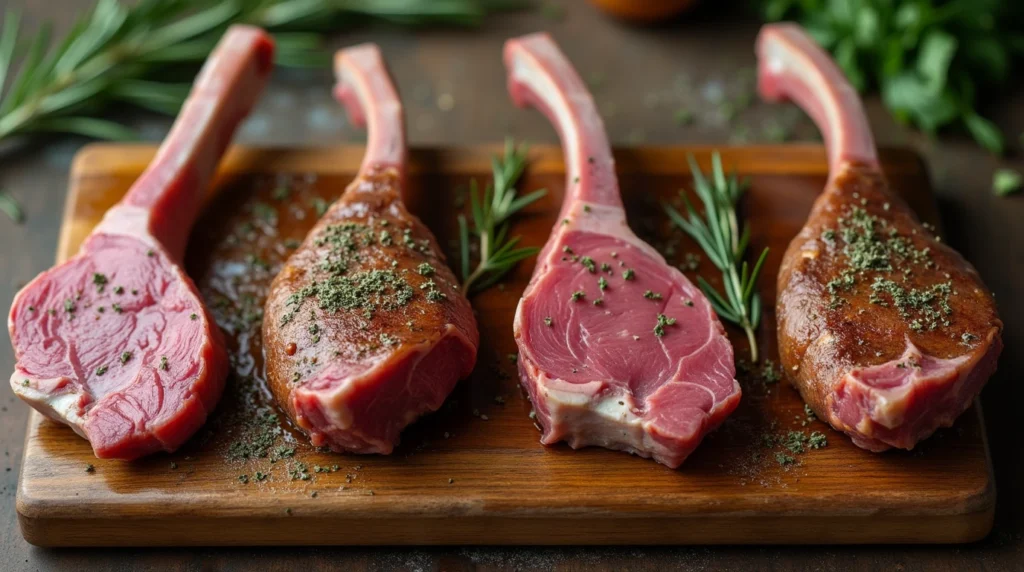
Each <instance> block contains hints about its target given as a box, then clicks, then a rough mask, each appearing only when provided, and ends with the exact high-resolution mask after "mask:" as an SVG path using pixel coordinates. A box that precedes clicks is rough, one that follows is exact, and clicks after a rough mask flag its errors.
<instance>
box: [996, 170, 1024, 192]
mask: <svg viewBox="0 0 1024 572" xmlns="http://www.w3.org/2000/svg"><path fill="white" fill-rule="evenodd" d="M1022 187H1024V176H1021V174H1020V172H1018V171H1014V170H1013V169H997V170H996V172H995V173H994V174H993V175H992V190H993V191H994V192H995V194H997V195H999V196H1001V197H1005V196H1006V195H1011V194H1013V193H1016V192H1019V191H1020V190H1021V188H1022Z"/></svg>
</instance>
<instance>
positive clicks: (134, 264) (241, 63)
mask: <svg viewBox="0 0 1024 572" xmlns="http://www.w3.org/2000/svg"><path fill="white" fill-rule="evenodd" d="M273 52H274V45H273V41H272V40H271V38H270V37H269V36H268V35H267V34H266V33H264V32H263V31H262V30H259V29H256V28H249V27H242V26H236V27H233V28H231V29H230V30H228V32H227V33H226V34H225V35H224V38H223V39H221V41H220V43H219V44H218V46H217V48H216V49H215V50H214V52H213V54H211V56H210V58H209V60H208V61H207V62H206V65H205V66H204V67H203V69H202V71H201V72H200V73H199V76H198V78H197V79H196V83H195V86H194V87H193V88H192V92H191V93H190V94H189V97H188V100H187V101H186V102H185V105H184V107H183V108H182V111H181V114H180V115H179V116H178V119H177V121H175V123H174V127H173V128H172V129H171V132H170V134H169V135H168V136H167V140H166V141H164V144H163V145H162V146H161V147H160V151H159V152H158V153H157V156H156V158H154V159H153V162H152V163H151V164H150V165H149V168H147V169H146V172H145V173H143V174H142V176H141V177H139V179H138V180H137V181H136V182H135V184H134V185H132V188H131V190H129V191H128V194H127V195H125V197H124V198H123V199H122V200H121V202H120V203H118V204H117V205H115V206H114V207H112V208H111V209H110V210H109V211H107V213H106V216H104V217H103V221H102V222H100V224H99V226H97V227H96V229H95V230H94V231H93V232H92V234H90V235H89V237H88V238H86V240H85V242H84V243H83V244H82V248H81V250H80V251H79V253H78V254H77V255H75V257H74V258H71V259H70V260H68V261H67V262H65V263H63V264H61V265H59V266H57V267H55V268H52V269H50V270H47V271H46V272H43V273H42V274H40V275H39V276H38V277H36V279H35V280H33V281H32V282H30V283H29V284H28V285H27V286H25V288H23V289H22V290H21V292H19V293H18V295H17V296H16V297H15V298H14V304H13V305H12V307H11V313H10V317H9V318H8V328H9V330H10V335H11V342H12V343H13V345H14V352H15V357H16V358H17V365H16V366H15V372H14V375H12V376H11V387H12V388H13V389H14V393H15V394H17V395H18V396H19V397H21V398H22V399H24V400H25V401H27V402H28V403H29V404H30V405H32V407H35V408H36V409H38V410H39V411H40V412H41V413H43V414H44V415H46V416H47V417H49V418H51V419H54V420H56V421H60V422H63V423H66V424H68V425H70V426H71V428H72V429H74V430H75V432H77V433H78V434H79V435H81V436H82V437H85V438H86V439H88V440H89V442H90V443H91V444H92V447H93V451H94V452H95V453H96V456H97V457H100V458H117V459H135V458H137V457H141V456H143V455H147V454H149V453H153V452H155V451H161V450H163V451H174V450H175V449H177V448H178V447H180V446H181V445H182V444H183V443H184V442H185V441H186V440H187V439H188V438H189V437H190V436H191V435H192V434H193V433H195V431H196V430H197V429H198V428H199V427H200V426H201V425H202V424H203V423H204V422H205V420H206V417H207V415H208V414H209V412H210V411H211V410H212V409H213V408H214V406H215V405H216V404H217V401H218V400H219V399H220V396H221V393H222V391H223V389H224V380H225V377H226V376H227V368H228V363H227V354H226V351H225V349H224V344H223V340H222V339H221V333H220V330H218V329H217V326H216V325H215V324H214V322H213V320H212V319H211V317H210V315H209V314H208V313H207V311H206V308H205V307H204V306H203V303H202V300H201V299H200V297H199V292H198V291H197V290H196V288H195V286H194V285H193V284H192V281H191V280H190V279H189V278H188V276H186V275H185V272H184V270H183V269H182V268H181V266H180V264H181V261H182V258H183V256H184V254H185V244H186V242H187V241H188V235H189V229H190V227H191V226H192V223H193V221H194V219H195V217H196V215H197V214H198V211H199V207H200V204H201V202H202V197H203V192H204V191H205V189H206V187H207V185H208V184H209V182H210V179H211V178H212V176H213V173H214V170H215V169H216V166H217V163H218V162H219V160H220V157H221V155H222V154H223V153H224V150H225V148H226V147H227V145H228V143H230V141H231V137H232V134H233V133H234V131H235V127H236V126H237V125H238V123H239V122H240V121H241V120H242V119H243V118H244V117H245V116H246V115H247V114H248V113H249V110H250V109H251V108H252V106H253V105H254V104H255V102H256V99H257V97H258V96H259V93H260V92H261V91H262V89H263V85H264V83H265V82H266V79H267V76H268V75H269V73H270V69H271V66H272V61H273Z"/></svg>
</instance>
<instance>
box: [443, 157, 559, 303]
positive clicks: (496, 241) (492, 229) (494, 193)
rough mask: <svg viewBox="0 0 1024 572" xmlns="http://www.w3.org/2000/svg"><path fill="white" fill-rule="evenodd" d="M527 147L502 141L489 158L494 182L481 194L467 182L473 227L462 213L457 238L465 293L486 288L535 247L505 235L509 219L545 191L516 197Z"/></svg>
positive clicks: (471, 182)
mask: <svg viewBox="0 0 1024 572" xmlns="http://www.w3.org/2000/svg"><path fill="white" fill-rule="evenodd" d="M526 150H527V149H526V146H525V145H521V146H519V147H518V148H517V147H516V145H515V144H514V143H513V141H512V139H511V138H509V139H506V140H505V153H504V156H503V157H497V156H496V157H493V158H492V159H491V170H492V171H493V175H492V176H493V178H494V181H493V182H491V183H488V184H487V186H485V187H484V191H483V195H482V196H481V194H480V192H479V189H478V188H477V184H476V180H475V179H474V180H472V181H470V186H469V199H470V211H471V213H472V216H473V223H472V228H471V227H470V223H469V221H468V220H467V219H466V217H465V215H461V214H460V215H459V241H460V245H461V254H462V280H463V282H462V291H463V292H465V293H466V294H467V295H471V294H474V293H476V292H480V291H482V290H486V289H487V288H489V287H491V286H493V285H494V284H495V283H496V282H497V281H498V280H501V278H502V277H503V276H504V275H505V274H506V273H508V271H509V270H511V269H512V268H513V267H514V266H515V265H516V264H517V263H518V262H519V261H520V260H523V259H524V258H528V257H530V256H533V255H534V254H536V253H537V251H538V250H539V249H538V248H536V247H524V248H516V245H517V244H518V243H519V239H520V237H518V236H516V237H511V238H509V236H508V227H509V218H510V217H511V216H512V215H514V214H516V213H517V212H519V211H521V210H523V209H524V208H526V207H527V206H529V205H530V204H532V203H534V202H535V201H537V200H538V199H540V198H541V197H543V196H544V195H545V194H547V190H545V189H540V190H536V191H533V192H532V193H529V194H527V195H524V196H521V197H516V189H515V184H516V182H517V181H518V180H519V177H520V176H521V175H522V174H523V169H525V168H526ZM473 241H477V243H478V250H479V261H478V262H477V265H476V267H475V268H473V269H470V264H471V261H470V245H471V243H472V242H473Z"/></svg>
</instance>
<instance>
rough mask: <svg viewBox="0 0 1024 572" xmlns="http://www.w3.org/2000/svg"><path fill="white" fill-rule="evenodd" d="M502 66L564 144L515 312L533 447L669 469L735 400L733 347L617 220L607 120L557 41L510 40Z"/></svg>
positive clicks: (521, 99)
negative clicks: (550, 210)
mask: <svg viewBox="0 0 1024 572" xmlns="http://www.w3.org/2000/svg"><path fill="white" fill-rule="evenodd" d="M505 66H506V67H507V69H508V78H509V79H508V84H509V92H510V93H511V95H512V98H513V100H514V101H515V102H516V103H517V104H518V105H520V106H526V105H533V106H536V107H538V108H539V109H540V110H542V111H543V112H544V113H545V114H546V115H547V116H548V118H549V119H550V120H551V122H552V123H554V124H555V127H556V128H557V129H558V131H559V133H560V135H561V138H562V146H563V147H564V148H565V164H566V187H567V191H566V196H565V202H564V204H563V206H562V211H561V214H560V215H559V221H558V223H557V224H556V225H555V228H554V229H553V231H552V235H551V238H550V239H549V241H548V243H547V245H545V247H544V249H543V250H542V251H541V253H540V257H539V260H538V263H537V268H536V270H535V271H534V274H533V278H532V279H531V280H530V284H529V286H527V288H526V291H525V292H524V293H523V298H522V299H521V300H520V301H519V307H518V309H517V310H516V316H515V339H516V343H517V344H518V345H519V374H520V378H521V381H522V384H523V386H524V387H525V388H526V390H527V391H528V392H529V394H530V400H531V401H532V402H533V407H534V410H535V412H536V415H537V421H538V422H539V423H540V425H541V427H542V428H543V434H542V435H541V443H544V444H545V445H550V444H553V443H556V442H558V441H560V440H565V441H567V442H568V443H569V445H570V446H571V447H573V448H579V447H584V446H588V445H598V446H601V447H607V448H609V449H616V450H621V451H628V452H630V453H634V454H637V455H640V456H642V457H650V458H654V459H655V460H656V461H658V462H660V463H663V464H665V465H668V466H669V467H673V468H675V467H678V466H679V465H680V464H681V463H682V462H683V460H685V459H686V457H687V455H689V454H690V453H691V452H692V451H693V450H694V449H695V448H696V447H697V445H699V444H700V441H701V439H702V438H703V437H704V435H706V434H707V433H708V432H709V431H711V430H712V429H714V428H715V427H717V426H718V425H719V424H720V423H721V422H722V421H723V420H724V419H725V418H726V417H727V416H728V415H729V414H730V413H731V412H732V411H733V409H735V408H736V405H737V404H738V403H739V400H740V387H739V384H738V383H736V380H735V379H734V377H735V368H734V364H733V353H732V346H731V345H730V344H729V340H728V339H726V337H725V333H724V329H723V328H722V324H721V323H720V322H719V321H718V318H717V317H716V316H715V314H714V312H713V311H712V309H711V305H710V304H709V303H708V301H707V300H706V299H705V298H704V296H703V294H702V293H701V292H700V290H698V289H697V288H695V287H694V286H693V284H691V283H690V281H689V280H687V279H686V277H684V276H683V274H682V273H681V272H679V271H678V270H676V269H675V268H672V267H671V266H669V265H667V264H666V263H665V260H664V259H663V258H662V257H661V255H659V254H658V252H657V251H655V250H654V249H653V248H652V247H651V246H650V245H648V244H646V243H645V242H643V241H642V240H640V239H639V238H637V236H636V235H634V234H633V232H632V231H631V230H630V229H629V227H628V226H627V224H626V213H625V210H624V209H623V206H622V201H621V199H620V197H619V189H618V182H617V180H616V176H615V162H614V160H613V159H612V153H611V148H610V147H609V145H608V141H607V139H606V137H605V133H604V125H603V124H602V122H601V118H600V117H599V116H598V114H597V108H596V107H595V105H594V101H593V99H591V97H590V94H589V93H588V92H587V90H586V87H585V86H584V84H583V81H581V80H580V77H579V75H577V74H576V71H575V70H574V69H573V68H572V65H571V64H570V63H569V62H568V60H567V59H566V58H565V56H564V55H563V54H562V53H561V52H560V51H559V49H558V46H556V45H555V43H554V42H553V41H552V40H551V38H550V37H549V36H547V35H546V34H536V35H531V36H525V37H522V38H518V39H514V40H510V41H509V42H508V43H507V44H505Z"/></svg>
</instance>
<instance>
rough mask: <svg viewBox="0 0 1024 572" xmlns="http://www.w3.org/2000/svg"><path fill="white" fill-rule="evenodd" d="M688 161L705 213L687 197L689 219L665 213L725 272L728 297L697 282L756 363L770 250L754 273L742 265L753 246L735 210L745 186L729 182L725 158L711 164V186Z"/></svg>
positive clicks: (734, 180)
mask: <svg viewBox="0 0 1024 572" xmlns="http://www.w3.org/2000/svg"><path fill="white" fill-rule="evenodd" d="M688 159H689V161H690V170H691V172H692V173H693V186H694V190H695V191H696V192H697V196H698V197H700V200H701V202H702V203H703V204H704V213H703V214H699V213H698V212H697V210H696V209H694V208H693V205H692V204H691V203H690V200H689V199H688V198H687V197H686V195H685V194H682V197H683V201H684V202H685V204H686V211H687V216H686V218H684V217H683V215H681V214H679V212H678V211H677V210H676V209H674V208H672V206H671V205H667V204H666V205H664V207H665V212H666V213H668V216H669V218H671V219H672V221H673V222H675V223H676V224H677V225H679V227H680V228H682V229H683V230H684V231H686V233H687V234H689V235H690V236H691V237H693V239H694V240H696V241H697V244H699V245H700V247H701V248H702V249H704V253H705V254H706V255H707V257H708V258H709V259H710V260H711V262H712V263H714V265H715V266H717V267H718V269H719V270H721V271H722V284H723V286H724V290H725V295H724V296H723V295H722V294H720V293H718V291H717V290H715V288H714V287H713V286H711V284H709V283H708V282H707V280H704V278H702V277H700V276H698V277H697V282H698V284H699V285H700V289H701V290H703V291H704V294H705V295H706V296H707V297H708V299H709V300H710V301H711V306H712V307H713V308H714V309H715V312H717V313H718V315H719V316H721V318H722V319H724V320H727V321H729V322H732V323H734V324H736V325H737V326H739V327H741V328H743V330H744V331H745V332H746V333H747V341H748V342H750V359H751V360H752V361H754V362H757V360H758V355H757V340H756V337H755V335H754V332H755V330H756V329H757V325H758V324H759V323H760V321H761V296H760V294H758V293H757V292H756V291H755V290H754V288H755V287H756V284H757V275H758V274H760V272H761V267H762V266H763V265H764V261H765V259H766V258H767V256H768V249H767V248H765V249H764V251H762V252H761V256H760V257H759V258H758V259H757V263H756V264H754V269H753V270H751V269H750V267H749V266H748V265H747V262H746V261H745V260H744V259H743V255H744V253H745V252H746V250H747V245H748V244H749V243H750V228H749V227H743V228H741V227H740V224H739V219H738V217H737V215H736V204H737V203H738V202H739V200H740V197H741V196H743V191H744V190H745V185H743V184H741V183H740V181H739V180H738V179H737V178H736V175H735V174H733V175H730V176H729V177H726V176H725V171H724V170H723V169H722V158H721V156H719V154H718V153H717V152H716V153H715V154H714V155H712V159H711V160H712V166H713V170H712V178H711V180H710V181H709V180H708V179H706V178H705V177H704V174H703V173H701V171H700V168H699V167H698V166H697V163H696V161H694V160H693V157H692V156H691V157H689V158H688Z"/></svg>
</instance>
